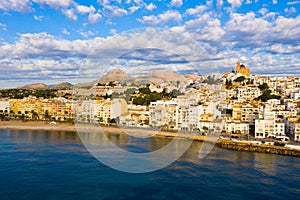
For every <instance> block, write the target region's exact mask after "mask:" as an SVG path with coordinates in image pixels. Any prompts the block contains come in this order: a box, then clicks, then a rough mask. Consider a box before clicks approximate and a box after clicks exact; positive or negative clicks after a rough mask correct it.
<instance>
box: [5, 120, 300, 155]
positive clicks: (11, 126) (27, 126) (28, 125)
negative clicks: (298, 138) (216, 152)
mask: <svg viewBox="0 0 300 200" xmlns="http://www.w3.org/2000/svg"><path fill="white" fill-rule="evenodd" d="M0 129H2V130H50V131H72V132H77V131H78V130H91V131H95V130H96V131H99V130H101V131H104V132H107V133H112V134H126V132H127V131H126V130H130V134H129V135H131V136H140V137H141V138H145V137H149V136H155V137H164V138H183V139H189V140H194V141H200V142H204V141H205V142H209V143H212V144H215V145H216V146H218V147H220V148H223V149H229V150H235V151H248V152H259V153H271V154H277V155H288V156H294V157H298V158H300V149H295V148H291V147H290V145H289V146H285V147H278V146H274V145H265V144H253V143H251V141H240V142H238V141H232V140H230V139H228V138H227V139H219V138H216V137H209V136H199V135H189V134H184V133H172V132H165V131H159V132H157V131H154V130H151V129H139V128H135V127H134V128H132V127H126V128H118V127H111V126H110V127H105V126H101V129H99V127H96V126H92V125H87V124H79V125H71V124H61V123H58V124H49V123H46V122H34V121H27V122H20V121H4V122H0Z"/></svg>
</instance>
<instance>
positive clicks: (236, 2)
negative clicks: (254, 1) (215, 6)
mask: <svg viewBox="0 0 300 200" xmlns="http://www.w3.org/2000/svg"><path fill="white" fill-rule="evenodd" d="M227 1H228V3H230V4H231V6H232V7H233V8H238V7H240V6H241V5H242V2H243V0H227Z"/></svg>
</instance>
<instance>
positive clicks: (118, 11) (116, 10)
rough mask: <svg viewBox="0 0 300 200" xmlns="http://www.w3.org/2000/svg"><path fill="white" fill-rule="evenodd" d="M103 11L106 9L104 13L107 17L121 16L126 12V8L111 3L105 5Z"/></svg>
mask: <svg viewBox="0 0 300 200" xmlns="http://www.w3.org/2000/svg"><path fill="white" fill-rule="evenodd" d="M105 11H106V13H105V15H106V16H107V17H108V18H114V17H122V16H124V15H127V14H128V12H127V10H125V9H123V8H120V7H118V6H113V5H106V6H105Z"/></svg>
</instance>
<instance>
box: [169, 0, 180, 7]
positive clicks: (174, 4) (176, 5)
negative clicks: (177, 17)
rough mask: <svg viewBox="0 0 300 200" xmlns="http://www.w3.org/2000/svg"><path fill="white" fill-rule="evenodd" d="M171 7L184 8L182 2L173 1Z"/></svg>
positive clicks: (178, 0)
mask: <svg viewBox="0 0 300 200" xmlns="http://www.w3.org/2000/svg"><path fill="white" fill-rule="evenodd" d="M170 5H171V6H175V7H181V6H182V0H172V1H171V3H170Z"/></svg>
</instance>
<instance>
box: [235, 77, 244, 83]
mask: <svg viewBox="0 0 300 200" xmlns="http://www.w3.org/2000/svg"><path fill="white" fill-rule="evenodd" d="M244 80H246V78H245V76H239V77H237V78H236V79H235V80H234V82H243V81H244Z"/></svg>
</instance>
